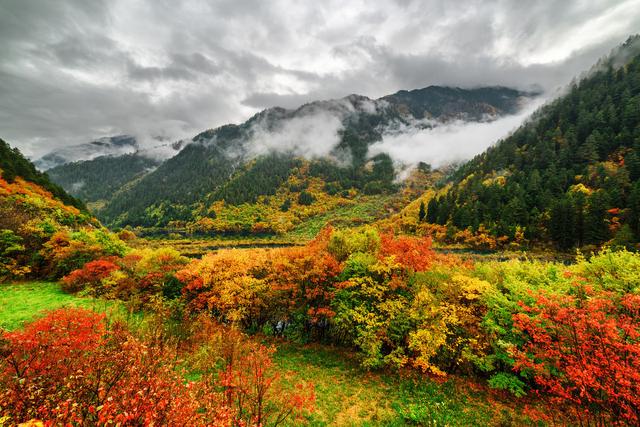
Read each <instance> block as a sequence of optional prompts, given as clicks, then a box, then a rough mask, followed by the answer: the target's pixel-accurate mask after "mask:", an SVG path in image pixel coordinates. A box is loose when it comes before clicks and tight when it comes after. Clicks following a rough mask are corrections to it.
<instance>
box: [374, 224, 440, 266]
mask: <svg viewBox="0 0 640 427" xmlns="http://www.w3.org/2000/svg"><path fill="white" fill-rule="evenodd" d="M380 243H381V245H380V255H381V256H383V257H388V256H394V257H395V260H396V262H399V263H400V264H402V265H403V266H404V267H406V268H410V269H412V270H413V271H424V270H426V269H428V268H429V266H430V265H431V263H432V262H433V260H434V257H435V252H434V251H433V249H431V237H428V236H427V237H414V236H394V234H393V233H390V232H389V233H382V234H381V235H380Z"/></svg>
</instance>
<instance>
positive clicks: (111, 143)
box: [33, 135, 139, 170]
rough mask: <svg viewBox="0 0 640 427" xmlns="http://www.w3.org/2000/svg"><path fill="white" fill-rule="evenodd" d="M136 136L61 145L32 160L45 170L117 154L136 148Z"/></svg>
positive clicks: (112, 137) (132, 150)
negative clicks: (68, 145) (66, 145)
mask: <svg viewBox="0 0 640 427" xmlns="http://www.w3.org/2000/svg"><path fill="white" fill-rule="evenodd" d="M138 148H139V147H138V142H137V141H136V138H134V137H133V136H129V135H119V136H110V137H104V138H100V139H97V140H95V141H91V142H88V143H86V144H79V145H73V146H70V147H63V148H59V149H57V150H54V151H51V152H50V153H47V154H45V155H44V156H42V157H40V158H39V159H36V160H34V162H33V163H34V164H35V165H36V167H37V168H38V169H40V170H47V169H51V168H54V167H56V166H60V165H63V164H66V163H71V162H77V161H80V160H91V159H94V158H96V157H99V156H118V155H122V154H128V153H133V152H135V151H136V150H138Z"/></svg>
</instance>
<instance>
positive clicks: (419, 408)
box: [274, 343, 526, 426]
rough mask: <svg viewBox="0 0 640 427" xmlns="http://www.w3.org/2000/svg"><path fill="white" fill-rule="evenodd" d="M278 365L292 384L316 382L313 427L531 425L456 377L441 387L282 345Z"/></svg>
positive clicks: (346, 356) (317, 349) (334, 353)
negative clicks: (372, 370)
mask: <svg viewBox="0 0 640 427" xmlns="http://www.w3.org/2000/svg"><path fill="white" fill-rule="evenodd" d="M277 348H278V351H277V352H276V354H275V357H274V361H275V363H276V365H277V366H278V368H279V369H280V370H281V372H282V374H283V376H286V375H289V377H287V378H289V379H290V380H291V382H294V381H302V380H304V381H311V382H313V383H314V384H315V390H316V399H317V401H316V411H315V413H314V414H313V415H311V416H310V417H309V419H308V421H309V425H311V426H329V425H332V426H379V425H384V426H404V425H425V426H490V425H525V424H526V423H525V422H524V420H522V419H519V418H518V415H516V412H514V409H513V407H511V406H507V405H506V404H505V403H504V402H501V401H499V400H497V399H496V397H495V396H492V395H491V394H490V393H489V392H488V391H487V390H485V389H484V388H483V387H481V386H473V385H472V384H470V383H469V382H468V381H465V380H462V379H459V378H455V377H452V378H451V379H449V380H447V381H445V382H436V381H434V380H431V379H429V378H426V377H416V376H414V377H406V378H405V377H401V376H400V375H399V374H394V373H372V372H367V371H365V370H363V369H361V368H360V367H359V366H358V364H357V361H355V360H353V358H352V356H351V354H350V353H348V352H344V351H340V350H337V349H334V348H331V347H327V346H322V345H315V344H314V345H301V344H294V343H279V344H278V345H277Z"/></svg>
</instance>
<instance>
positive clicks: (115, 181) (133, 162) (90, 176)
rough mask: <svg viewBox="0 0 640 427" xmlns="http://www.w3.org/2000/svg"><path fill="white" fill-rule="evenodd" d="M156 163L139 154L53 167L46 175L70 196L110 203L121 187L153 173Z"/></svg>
mask: <svg viewBox="0 0 640 427" xmlns="http://www.w3.org/2000/svg"><path fill="white" fill-rule="evenodd" d="M159 163H160V162H159V161H158V160H155V159H152V158H149V157H144V156H141V155H139V154H125V155H122V156H100V157H97V158H95V159H93V160H87V161H78V162H73V163H66V164H64V165H60V166H56V167H54V168H52V169H49V170H48V171H47V175H48V176H49V177H50V178H51V180H52V181H54V182H56V183H58V184H59V185H60V186H62V187H63V188H66V189H67V191H68V192H69V193H70V194H72V195H73V196H75V197H78V198H79V199H81V200H84V201H85V202H87V203H95V202H100V201H105V200H108V199H110V198H111V197H113V194H114V193H115V192H116V191H118V190H120V189H121V188H122V186H124V185H125V184H127V183H129V182H131V181H132V180H134V179H136V178H138V177H140V176H142V175H144V174H146V173H148V172H149V171H151V170H153V169H154V168H156V167H157V166H158V164H159Z"/></svg>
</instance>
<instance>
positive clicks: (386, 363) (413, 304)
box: [63, 226, 640, 425]
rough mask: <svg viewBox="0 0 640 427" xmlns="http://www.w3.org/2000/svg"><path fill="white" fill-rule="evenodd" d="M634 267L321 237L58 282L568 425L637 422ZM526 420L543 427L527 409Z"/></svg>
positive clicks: (415, 239) (108, 261)
mask: <svg viewBox="0 0 640 427" xmlns="http://www.w3.org/2000/svg"><path fill="white" fill-rule="evenodd" d="M638 267H640V256H639V255H637V254H635V253H632V252H628V251H626V250H621V251H612V250H610V249H605V250H603V251H601V252H599V253H597V254H595V255H593V256H591V257H590V258H585V257H579V258H578V260H577V262H576V263H575V264H573V265H564V264H560V263H553V262H541V261H509V262H481V263H475V264H474V263H472V262H470V261H463V260H461V259H460V258H458V257H455V256H452V255H442V254H438V253H436V252H435V251H434V250H433V249H432V248H431V240H430V238H428V237H419V236H407V235H396V234H394V233H392V232H385V231H379V230H377V229H375V228H373V227H370V226H365V227H362V228H359V229H344V230H333V229H330V228H327V229H324V230H323V231H322V232H321V233H320V234H319V235H318V236H317V238H316V239H315V240H313V241H312V242H310V243H309V244H307V245H305V246H300V247H290V248H277V249H251V250H233V249H231V250H220V251H218V252H216V253H211V254H209V255H206V256H204V257H203V258H202V259H196V260H190V261H188V260H186V259H184V258H182V257H180V255H179V254H177V253H175V252H171V251H166V250H162V249H161V250H156V251H147V252H146V253H136V252H135V251H134V252H131V253H129V254H127V255H125V256H124V257H107V258H104V259H101V260H98V261H94V262H92V263H88V264H86V265H85V266H84V267H83V268H82V269H80V270H76V271H74V272H72V273H70V274H69V275H67V276H66V277H65V278H64V279H63V282H64V283H65V284H66V285H67V286H71V287H72V288H73V289H83V290H84V292H87V293H90V294H92V295H102V296H108V297H113V298H121V299H132V300H136V301H138V302H139V303H141V304H143V305H144V304H150V303H151V302H152V300H153V298H151V296H152V295H155V296H156V297H157V298H164V299H166V300H169V299H171V300H172V301H174V304H175V303H179V304H180V306H181V307H182V310H183V313H184V315H186V316H188V317H193V316H202V315H205V316H206V317H207V318H210V319H213V320H215V321H216V322H218V323H220V324H222V325H225V327H229V328H232V329H234V330H243V331H245V332H249V333H257V332H259V333H261V334H266V335H267V336H269V335H271V336H274V337H282V338H285V339H288V340H295V341H301V342H319V343H324V344H333V345H337V346H341V347H346V348H351V349H353V350H355V351H356V354H357V355H358V360H359V363H360V364H361V366H363V367H364V368H365V369H371V370H380V369H384V370H400V371H402V372H404V371H412V372H421V373H423V375H427V376H431V377H435V378H439V377H440V378H444V377H447V376H451V375H454V376H466V377H469V378H476V379H481V380H486V381H487V384H488V385H489V386H490V387H491V388H494V389H496V390H504V391H505V392H507V393H510V394H512V395H513V396H514V398H520V397H523V396H527V395H528V396H538V397H539V398H540V399H542V400H544V399H548V401H549V402H550V403H553V405H555V407H557V408H561V409H562V410H563V412H564V413H565V414H567V415H566V416H567V417H568V419H573V420H575V421H576V422H578V421H579V420H582V422H586V421H587V420H588V422H591V423H593V422H596V423H598V422H599V423H605V424H606V423H613V422H615V423H619V424H625V423H626V424H628V425H634V424H636V423H637V422H638V408H639V405H640V402H639V401H638V399H637V396H638V395H639V393H638V390H637V384H638V382H637V381H635V380H634V378H635V376H637V373H638V372H640V369H639V368H640V366H639V365H638V364H639V363H640V358H639V357H638V356H639V355H640V353H639V351H640V343H639V342H638V338H639V337H640V335H639V334H640V321H639V320H638V319H640V317H639V316H638V299H637V292H638V286H640V276H639V273H638V272H639V271H640V268H638ZM527 414H528V416H530V417H531V419H539V420H546V419H547V418H548V414H545V413H544V412H542V411H539V410H537V409H536V407H535V405H534V406H532V407H531V408H530V410H528V412H527Z"/></svg>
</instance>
